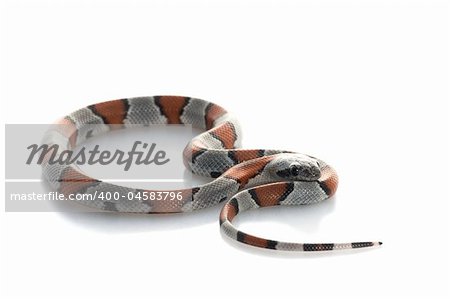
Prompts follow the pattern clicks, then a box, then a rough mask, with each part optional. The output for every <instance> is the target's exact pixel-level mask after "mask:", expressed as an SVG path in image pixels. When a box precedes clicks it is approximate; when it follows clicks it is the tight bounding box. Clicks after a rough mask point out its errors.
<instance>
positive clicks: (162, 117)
mask: <svg viewBox="0 0 450 299" xmlns="http://www.w3.org/2000/svg"><path fill="white" fill-rule="evenodd" d="M59 123H60V124H64V125H66V126H67V127H69V128H71V130H69V133H68V132H67V130H65V131H66V132H65V133H64V134H61V132H57V133H55V132H51V133H49V134H47V136H46V139H45V143H47V144H48V145H54V144H57V145H59V146H60V149H62V150H64V149H72V148H74V147H75V146H77V145H79V144H80V143H82V142H83V141H85V140H86V139H87V138H88V137H92V136H95V135H97V134H100V133H103V132H104V131H108V130H109V129H110V125H122V126H123V127H125V128H126V127H127V125H150V124H191V125H193V126H194V127H198V128H201V129H204V130H205V132H203V133H202V134H200V135H198V136H196V137H195V138H194V139H192V140H191V141H190V142H189V144H188V145H187V146H186V148H185V150H184V152H183V157H184V162H185V165H186V167H188V168H189V169H190V170H191V171H192V172H193V173H194V174H198V175H201V176H207V177H212V178H214V180H213V181H211V182H210V183H207V184H205V185H202V186H199V187H195V188H192V189H183V190H177V192H180V193H181V194H182V198H181V199H180V200H159V201H149V200H146V201H140V200H133V201H130V200H127V199H120V198H119V199H118V200H116V201H112V202H111V201H109V202H104V201H101V200H93V201H83V204H86V205H89V206H91V207H93V208H97V209H103V210H111V211H117V212H131V213H180V212H189V211H194V210H198V209H204V208H208V207H211V206H214V205H217V204H219V203H220V202H223V201H226V203H225V205H224V207H223V209H222V211H221V213H220V228H221V230H222V231H223V232H224V233H225V235H227V236H228V237H230V238H232V239H235V240H237V241H239V242H242V243H245V244H249V245H252V246H256V247H263V248H269V249H275V250H289V251H322V250H336V249H350V248H361V247H370V246H376V245H380V244H381V243H380V242H354V243H314V244H308V243H290V242H280V241H274V240H268V239H264V238H261V237H257V236H252V235H250V234H246V233H244V232H241V231H239V230H237V229H236V228H235V227H234V226H233V224H232V220H233V219H234V217H236V216H237V215H238V214H239V213H242V212H244V211H246V210H249V209H256V208H260V207H270V206H275V205H306V204H312V203H318V202H320V201H323V200H325V199H327V198H329V197H331V196H332V195H333V194H334V193H335V192H336V189H337V186H338V176H337V174H336V172H335V170H334V169H333V168H332V167H331V166H329V165H328V164H326V163H325V162H323V161H321V160H319V159H317V158H314V157H311V156H308V155H304V154H299V153H293V152H288V151H282V150H264V149H256V150H251V149H238V148H239V147H240V142H241V130H240V127H239V124H238V122H237V121H236V119H234V118H233V117H232V116H231V115H230V114H229V113H228V112H227V111H226V110H225V109H223V108H222V107H220V106H218V105H216V104H213V103H211V102H207V101H204V100H200V99H196V98H189V97H180V96H154V97H137V98H128V99H120V100H113V101H108V102H102V103H98V104H94V105H91V106H88V107H85V108H82V109H79V110H77V111H75V112H73V113H71V114H70V115H68V116H66V117H64V118H63V119H62V120H61V121H60V122H59ZM92 124H98V125H103V127H102V128H103V129H102V130H99V131H97V132H91V131H89V132H88V131H86V130H84V128H85V127H86V126H87V125H92ZM61 135H64V136H63V138H62V137H61ZM88 135H89V136H88ZM64 138H65V139H64ZM56 154H59V152H57V153H56ZM42 165H43V174H44V177H45V178H46V179H47V181H48V182H49V184H50V185H51V186H52V187H53V188H54V189H56V190H58V191H59V192H61V193H63V194H65V195H68V194H73V193H94V192H95V191H111V192H120V193H123V194H128V193H129V192H133V193H136V194H137V193H141V194H143V193H145V192H152V191H154V190H142V189H134V188H128V187H123V186H118V185H113V184H110V183H107V182H102V181H101V180H97V179H95V178H92V177H89V176H88V175H86V174H84V173H83V172H82V171H81V170H80V169H79V168H78V167H77V166H76V165H74V164H70V165H59V164H50V163H46V160H45V159H44V163H43V164H42Z"/></svg>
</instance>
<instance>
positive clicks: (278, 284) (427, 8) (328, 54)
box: [0, 0, 450, 298]
mask: <svg viewBox="0 0 450 299" xmlns="http://www.w3.org/2000/svg"><path fill="white" fill-rule="evenodd" d="M448 15H449V11H448V3H447V2H446V1H433V0H428V1H396V0H394V1H312V0H311V1H256V0H255V1H249V0H239V1H215V2H209V1H171V0H164V1H133V0H131V1H117V0H116V1H106V0H105V1H92V0H91V1H51V0H48V1H43V0H42V1H22V0H18V1H12V0H11V1H2V4H1V15H0V16H1V23H0V24H1V68H0V71H1V103H2V109H1V112H2V122H3V123H48V122H52V121H54V120H55V119H57V118H58V117H60V116H63V115H64V114H67V113H69V112H71V111H73V110H75V109H77V108H80V107H83V106H86V105H88V104H92V103H94V102H97V101H101V100H108V99H115V98H123V97H132V96H141V95H157V94H175V95H187V96H193V97H199V98H203V99H207V100H211V101H214V102H216V103H218V104H221V105H222V106H224V107H226V108H227V109H228V110H229V111H232V112H234V113H235V114H236V115H237V116H238V118H239V119H240V120H241V123H242V126H243V131H244V134H245V135H244V147H263V148H283V149H291V150H297V151H300V152H305V153H310V154H313V155H316V156H318V157H321V158H323V159H324V160H325V161H328V162H329V163H330V164H332V165H333V166H334V167H335V168H336V169H337V170H338V173H339V174H340V179H341V183H340V187H339V190H338V193H337V196H336V197H335V198H334V199H333V200H331V201H328V202H325V203H322V204H319V205H316V206H310V207H300V208H292V209H277V208H272V209H267V210H265V211H264V210H262V211H257V212H255V213H247V214H244V215H242V217H240V218H239V223H238V224H239V226H240V227H241V228H242V229H243V230H246V231H248V232H252V233H255V234H258V235H261V236H264V237H272V238H275V239H285V240H292V241H294V240H298V241H309V242H313V241H330V242H333V241H334V242H345V241H359V240H361V241H366V240H374V241H375V240H381V241H383V242H384V245H383V247H382V248H379V249H375V250H367V251H360V252H356V253H355V252H352V253H337V254H318V255H317V254H283V253H281V254H280V253H276V252H268V251H265V250H256V249H251V248H248V247H244V246H237V245H236V244H234V243H232V242H229V241H226V240H224V238H223V237H222V236H221V235H220V233H219V225H218V213H219V208H220V207H217V208H214V209H209V210H205V211H201V212H198V213H192V214H188V215H177V216H167V217H166V216H163V217H153V216H144V217H132V216H124V215H116V214H114V215H106V214H102V215H96V214H82V215H76V214H62V213H5V212H2V213H1V223H0V230H1V267H0V268H1V272H2V277H1V281H0V290H1V291H0V292H1V293H2V294H1V295H2V297H3V298H16V297H17V298H22V297H23V298H38V297H42V298H50V297H57V298H62V297H73V298H86V297H96V298H99V297H105V298H115V297H126V298H134V297H142V298H148V297H151V298H153V297H155V298H157V297H166V296H176V297H178V298H183V297H195V298H198V297H209V298H211V297H212V296H214V297H226V298H232V297H234V296H235V295H246V296H258V297H266V296H267V297H272V298H285V297H304V298H316V297H323V298H330V297H345V298H348V297H353V296H355V297H358V298H364V297H376V298H384V297H388V296H391V297H395V298H399V297H403V296H405V297H407V298H411V297H418V298H425V297H426V298H431V297H438V298H444V297H446V296H448V295H449V278H450V277H449V252H450V251H449V236H450V234H449V203H448V202H449V200H450V198H449V170H448V169H449V168H448V167H449V142H448V140H449V136H450V135H449V133H450V132H449V103H448V102H449V90H448V86H449V73H448V72H449V61H448V53H449V28H448ZM2 134H4V128H2ZM2 138H3V137H2ZM18 138H20V136H18ZM2 140H4V139H2ZM1 150H2V153H3V150H4V149H3V147H2V149H1ZM2 155H3V154H2ZM2 160H3V159H2ZM1 163H2V165H4V164H3V163H4V161H1ZM1 175H2V177H3V178H4V173H3V172H2V174H1ZM2 188H3V184H2ZM1 194H4V193H3V191H2V193H1Z"/></svg>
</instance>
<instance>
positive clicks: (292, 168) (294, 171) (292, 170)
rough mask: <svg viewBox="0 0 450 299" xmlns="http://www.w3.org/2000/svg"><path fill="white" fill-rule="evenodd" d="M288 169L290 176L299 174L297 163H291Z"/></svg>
mask: <svg viewBox="0 0 450 299" xmlns="http://www.w3.org/2000/svg"><path fill="white" fill-rule="evenodd" d="M289 171H290V173H291V175H292V176H298V175H299V174H300V167H299V165H296V164H293V165H291V166H290V167H289Z"/></svg>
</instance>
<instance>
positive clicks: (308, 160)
mask: <svg viewBox="0 0 450 299" xmlns="http://www.w3.org/2000/svg"><path fill="white" fill-rule="evenodd" d="M270 164H271V165H270V171H271V173H272V174H273V175H275V176H276V178H277V179H279V180H280V179H281V180H287V181H314V180H317V179H319V178H320V166H319V162H318V161H317V160H316V159H314V158H312V157H310V156H307V155H304V154H290V153H285V154H279V155H278V156H277V157H276V158H275V159H274V160H273V161H272V162H271V163H270ZM268 166H269V165H268Z"/></svg>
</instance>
